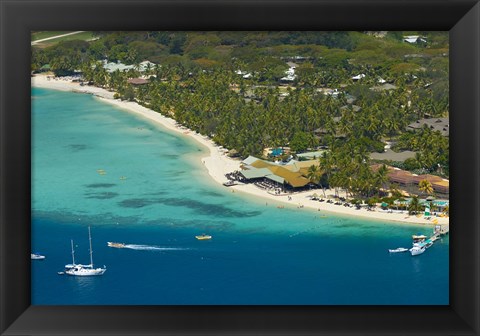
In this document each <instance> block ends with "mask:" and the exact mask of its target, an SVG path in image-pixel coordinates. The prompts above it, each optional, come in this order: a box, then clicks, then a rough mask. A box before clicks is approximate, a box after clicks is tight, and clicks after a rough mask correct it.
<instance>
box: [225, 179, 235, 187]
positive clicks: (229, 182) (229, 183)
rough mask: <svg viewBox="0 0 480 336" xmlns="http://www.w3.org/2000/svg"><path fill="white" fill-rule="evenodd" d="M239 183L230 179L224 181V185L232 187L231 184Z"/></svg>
mask: <svg viewBox="0 0 480 336" xmlns="http://www.w3.org/2000/svg"><path fill="white" fill-rule="evenodd" d="M237 184H238V183H237V182H235V181H232V180H230V181H228V182H223V185H224V186H225V187H231V186H234V185H237Z"/></svg>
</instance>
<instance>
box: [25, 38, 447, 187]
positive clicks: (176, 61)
mask: <svg viewBox="0 0 480 336" xmlns="http://www.w3.org/2000/svg"><path fill="white" fill-rule="evenodd" d="M403 35H404V34H403V33H402V32H389V33H387V34H384V35H382V36H381V37H378V36H374V35H372V34H368V33H365V32H95V33H94V36H95V37H97V38H98V39H96V40H94V41H90V42H86V41H65V42H61V43H58V44H57V45H55V46H53V47H49V48H45V49H38V48H33V49H32V71H37V70H39V69H40V68H41V67H42V66H43V65H45V64H49V65H50V67H51V69H52V70H53V71H54V72H55V74H57V75H64V74H71V73H72V72H73V70H81V71H82V72H83V77H84V79H85V80H86V81H90V82H91V83H93V84H94V85H98V86H101V87H105V88H108V89H111V90H114V91H115V92H117V96H118V97H119V98H121V99H128V100H136V101H138V102H139V103H140V104H143V105H145V106H148V107H149V108H151V109H153V110H155V111H158V112H159V113H162V114H165V115H168V116H171V117H173V118H175V119H176V120H177V121H178V122H179V123H180V124H183V125H185V126H187V127H189V128H191V129H193V130H195V131H198V132H200V133H202V134H206V135H208V136H210V137H212V138H213V140H214V141H215V142H216V143H218V144H220V145H223V146H224V147H226V148H229V149H235V150H236V152H238V153H239V154H240V155H241V156H243V157H245V156H247V155H261V153H262V150H263V148H265V147H278V146H289V147H291V149H292V151H298V152H301V151H306V150H309V149H313V148H316V147H318V146H326V147H328V148H329V150H330V151H329V154H328V155H327V156H326V157H324V158H322V159H321V162H322V163H321V173H319V174H325V175H327V179H325V178H323V179H322V178H321V177H315V176H314V175H315V174H313V173H312V176H311V177H312V179H313V180H314V181H316V182H317V183H321V184H325V183H326V184H330V185H331V186H339V187H343V188H345V189H347V190H349V191H351V192H352V193H360V194H362V195H369V194H371V193H372V192H373V191H374V189H375V190H377V191H378V189H379V188H380V186H381V185H382V184H383V183H384V179H385V177H384V172H383V171H382V172H381V173H373V172H372V171H371V170H370V169H369V165H370V164H371V162H370V159H369V153H370V152H373V151H377V152H381V151H383V146H384V141H385V139H390V140H393V141H398V143H397V145H396V146H395V147H394V148H395V149H398V150H413V151H417V152H418V154H417V157H416V158H415V159H409V160H407V161H406V162H405V163H404V167H405V168H407V169H410V170H413V169H421V170H422V171H425V172H430V173H435V174H440V175H444V176H448V160H449V154H448V138H445V137H442V136H441V135H440V134H437V133H434V132H432V131H430V130H428V129H425V130H422V131H421V132H420V133H419V134H413V133H409V132H406V131H405V129H406V126H407V125H408V124H409V123H411V122H414V121H415V120H417V119H420V118H423V117H425V116H427V117H428V116H429V117H445V116H448V109H449V101H448V90H449V86H448V62H449V60H448V48H449V45H448V43H449V42H448V33H447V32H416V34H415V35H420V36H423V37H425V40H426V42H424V41H420V42H418V43H413V44H411V43H407V42H405V41H403ZM102 60H108V62H122V63H125V64H133V65H134V68H133V69H130V70H128V71H124V72H120V71H115V72H113V73H108V72H107V71H106V70H105V69H104V68H103V67H102V63H101V61H102ZM145 60H149V61H151V62H153V63H154V64H155V65H154V66H151V67H150V68H149V69H147V70H146V71H144V72H143V73H140V71H139V64H140V62H142V61H145ZM290 62H293V63H295V65H296V69H295V75H296V77H295V78H294V79H293V80H291V81H285V80H282V77H284V76H285V71H286V70H287V69H288V68H289V66H291V65H292V64H291V63H290ZM239 70H241V71H242V72H241V74H239V73H237V71H239ZM245 74H248V75H247V76H245ZM360 74H363V75H364V76H363V77H362V78H360V79H358V80H355V79H354V78H352V77H354V76H358V75H360ZM140 75H143V76H146V77H148V78H149V79H150V80H149V83H148V84H146V85H141V86H136V87H134V86H132V85H131V84H128V83H127V79H129V78H135V77H138V76H140ZM382 80H383V81H385V82H387V83H389V84H391V85H393V87H391V88H389V89H384V88H382V87H380V86H381V85H383V81H382ZM328 89H330V91H328ZM332 89H336V90H337V91H336V92H335V93H334V94H325V92H330V93H332V91H331V90H332ZM321 181H323V182H321ZM372 181H376V182H375V183H374V182H372Z"/></svg>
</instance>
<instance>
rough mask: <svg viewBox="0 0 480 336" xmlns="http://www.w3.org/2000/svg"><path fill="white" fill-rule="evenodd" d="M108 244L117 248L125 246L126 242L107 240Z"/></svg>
mask: <svg viewBox="0 0 480 336" xmlns="http://www.w3.org/2000/svg"><path fill="white" fill-rule="evenodd" d="M107 245H108V246H109V247H116V248H124V247H125V244H124V243H112V242H107Z"/></svg>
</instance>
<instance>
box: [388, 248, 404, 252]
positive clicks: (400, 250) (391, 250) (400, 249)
mask: <svg viewBox="0 0 480 336" xmlns="http://www.w3.org/2000/svg"><path fill="white" fill-rule="evenodd" d="M407 251H408V249H407V248H405V247H399V248H396V249H389V250H388V252H390V253H399V252H407Z"/></svg>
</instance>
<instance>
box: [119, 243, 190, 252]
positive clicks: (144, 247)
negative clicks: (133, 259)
mask: <svg viewBox="0 0 480 336" xmlns="http://www.w3.org/2000/svg"><path fill="white" fill-rule="evenodd" d="M123 248H128V249H132V250H142V251H182V250H189V249H188V248H183V247H162V246H155V245H137V244H125V246H123Z"/></svg>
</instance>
